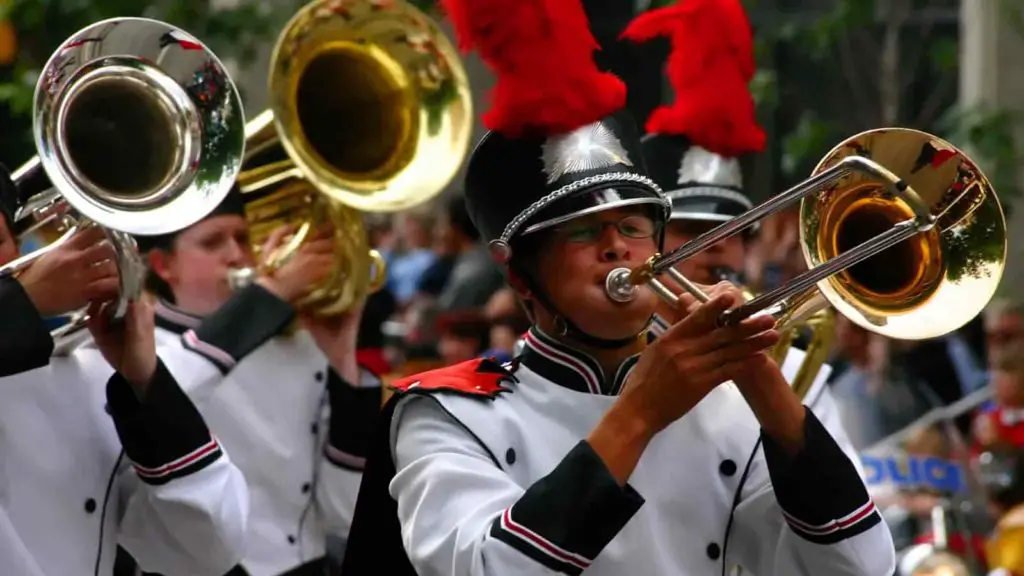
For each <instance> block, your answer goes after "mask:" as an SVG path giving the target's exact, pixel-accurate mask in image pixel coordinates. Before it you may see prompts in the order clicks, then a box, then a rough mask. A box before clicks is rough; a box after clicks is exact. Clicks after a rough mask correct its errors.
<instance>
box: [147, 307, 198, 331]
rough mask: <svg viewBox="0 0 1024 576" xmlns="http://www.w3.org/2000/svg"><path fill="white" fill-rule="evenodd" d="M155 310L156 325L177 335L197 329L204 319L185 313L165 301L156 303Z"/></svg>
mask: <svg viewBox="0 0 1024 576" xmlns="http://www.w3.org/2000/svg"><path fill="white" fill-rule="evenodd" d="M155 308H156V310H155V312H156V325H157V326H158V327H160V328H163V329H164V330H169V331H171V332H174V333H175V334H184V333H185V332H187V331H189V330H192V329H194V328H197V327H198V326H199V324H201V323H202V321H203V319H202V317H200V316H196V315H195V314H190V313H188V312H185V311H184V310H182V309H181V308H178V307H177V306H175V305H174V304H171V303H170V302H168V301H166V300H163V299H161V300H159V301H158V302H157V303H156V307H155Z"/></svg>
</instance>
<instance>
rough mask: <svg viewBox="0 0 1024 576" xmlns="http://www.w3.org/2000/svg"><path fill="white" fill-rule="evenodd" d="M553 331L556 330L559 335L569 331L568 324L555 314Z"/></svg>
mask: <svg viewBox="0 0 1024 576" xmlns="http://www.w3.org/2000/svg"><path fill="white" fill-rule="evenodd" d="M555 332H558V335H559V336H565V335H566V334H568V333H569V324H568V323H567V322H566V321H565V319H563V318H562V317H561V316H555Z"/></svg>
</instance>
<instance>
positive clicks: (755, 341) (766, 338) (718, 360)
mask: <svg viewBox="0 0 1024 576" xmlns="http://www.w3.org/2000/svg"><path fill="white" fill-rule="evenodd" d="M779 338H780V335H779V333H778V332H776V331H774V330H769V331H767V332H761V333H760V334H755V335H753V336H751V337H750V338H747V339H746V340H738V341H736V342H732V343H730V344H729V345H727V346H723V347H721V348H719V349H717V350H715V351H714V352H711V353H710V354H707V355H706V356H704V358H706V361H707V362H710V363H711V364H712V365H717V364H724V363H727V362H732V361H734V360H739V359H743V358H750V357H752V356H754V355H756V354H760V353H762V352H764V351H765V350H767V349H769V348H771V347H772V346H774V345H776V344H778V342H779Z"/></svg>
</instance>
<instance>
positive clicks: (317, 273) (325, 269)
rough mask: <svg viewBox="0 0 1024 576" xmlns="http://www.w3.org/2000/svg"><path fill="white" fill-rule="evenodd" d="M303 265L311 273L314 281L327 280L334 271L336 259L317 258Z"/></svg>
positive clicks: (328, 257) (327, 257)
mask: <svg viewBox="0 0 1024 576" xmlns="http://www.w3.org/2000/svg"><path fill="white" fill-rule="evenodd" d="M303 264H304V266H306V267H307V269H308V270H309V271H310V272H311V275H312V276H313V278H314V281H320V280H322V279H324V278H326V277H327V276H328V275H329V274H331V272H332V271H333V270H334V258H332V257H330V256H315V257H312V258H310V259H309V260H308V261H306V262H304V263H303Z"/></svg>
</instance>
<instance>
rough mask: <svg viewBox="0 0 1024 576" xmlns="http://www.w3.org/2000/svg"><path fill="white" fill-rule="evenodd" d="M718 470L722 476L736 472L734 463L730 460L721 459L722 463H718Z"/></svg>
mask: <svg viewBox="0 0 1024 576" xmlns="http://www.w3.org/2000/svg"><path fill="white" fill-rule="evenodd" d="M718 471H719V472H721V473H722V476H732V475H733V474H735V473H736V463H735V462H733V461H732V460H722V463H721V464H719V465H718Z"/></svg>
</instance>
